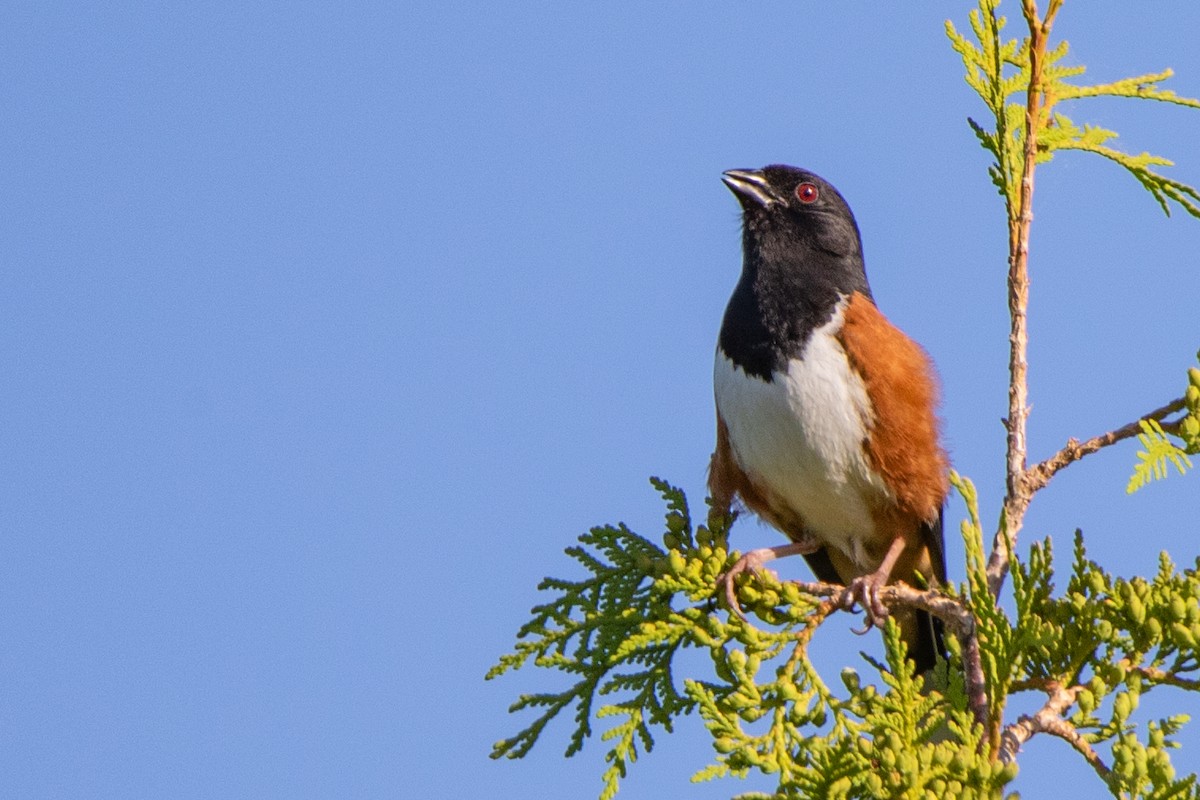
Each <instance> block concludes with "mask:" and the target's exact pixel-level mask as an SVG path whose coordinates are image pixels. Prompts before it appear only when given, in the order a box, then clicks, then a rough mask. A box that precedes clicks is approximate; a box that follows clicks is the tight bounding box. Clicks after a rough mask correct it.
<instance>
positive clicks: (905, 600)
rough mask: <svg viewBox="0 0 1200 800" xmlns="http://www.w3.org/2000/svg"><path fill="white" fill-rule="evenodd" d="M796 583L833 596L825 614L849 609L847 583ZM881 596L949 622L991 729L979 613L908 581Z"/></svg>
mask: <svg viewBox="0 0 1200 800" xmlns="http://www.w3.org/2000/svg"><path fill="white" fill-rule="evenodd" d="M793 583H794V584H795V586H796V587H797V588H799V589H800V591H802V592H804V593H805V594H810V595H813V596H814V597H825V598H829V600H830V601H831V602H829V603H826V604H823V605H822V607H821V611H822V612H823V613H822V616H825V615H828V614H829V613H831V612H832V611H837V610H839V609H844V608H845V606H844V605H843V604H842V602H841V601H842V599H843V598H844V597H845V596H846V592H847V591H849V590H848V589H847V588H846V587H845V586H841V585H839V584H836V583H824V582H820V581H814V582H805V581H794V582H793ZM879 599H880V601H881V602H882V603H883V604H884V605H885V606H888V607H891V606H894V605H896V606H908V607H910V608H919V609H921V610H922V611H928V612H929V613H930V614H932V615H934V616H935V617H937V618H938V619H940V620H942V621H943V622H944V623H946V625H947V626H948V627H949V628H950V631H951V632H952V633H953V634H954V635H955V636H956V637H957V638H958V640H959V641H960V642H962V645H963V667H964V672H965V673H966V692H967V701H968V703H969V704H970V707H971V713H972V714H973V715H974V717H975V721H976V722H977V723H978V724H979V725H980V727H981V728H983V730H985V731H987V730H989V726H988V724H987V721H988V702H987V684H986V682H985V680H984V677H983V662H982V659H981V657H980V651H979V637H977V636H976V635H975V616H974V615H973V614H972V613H971V612H970V610H968V609H967V607H966V606H965V605H964V604H963V602H962V601H961V600H959V599H958V598H955V597H950V596H949V595H945V594H942V593H941V592H939V591H937V590H928V591H922V590H920V589H914V588H913V587H911V586H909V585H908V584H906V583H893V584H889V585H887V586H884V587H883V588H882V589H880V590H879ZM827 606H828V607H827Z"/></svg>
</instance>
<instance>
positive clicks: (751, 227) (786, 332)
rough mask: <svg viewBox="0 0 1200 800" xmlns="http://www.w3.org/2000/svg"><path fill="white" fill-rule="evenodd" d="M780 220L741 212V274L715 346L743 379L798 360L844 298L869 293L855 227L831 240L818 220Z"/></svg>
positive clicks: (772, 213)
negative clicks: (850, 233) (802, 222)
mask: <svg viewBox="0 0 1200 800" xmlns="http://www.w3.org/2000/svg"><path fill="white" fill-rule="evenodd" d="M784 213H786V212H784ZM779 216H780V212H779V211H776V210H775V209H769V208H764V209H756V210H753V211H750V210H748V211H747V212H746V214H745V217H744V220H743V231H742V274H741V277H740V278H739V279H738V282H737V286H736V287H735V288H734V290H733V295H732V296H731V297H730V298H729V305H728V306H727V307H726V309H725V317H724V320H723V321H722V323H721V333H720V337H719V338H718V341H717V344H718V347H719V348H720V350H721V351H722V352H724V354H725V355H726V356H728V357H729V359H730V360H731V361H732V362H733V363H734V364H735V365H737V366H739V367H741V368H742V370H743V371H744V372H745V373H746V374H747V375H753V376H755V377H757V378H760V379H762V380H764V381H767V382H770V381H771V380H772V375H773V373H774V372H776V371H777V370H783V369H785V368H786V364H787V362H788V361H790V360H792V359H795V358H799V357H800V354H801V352H802V351H803V349H804V346H805V344H806V343H807V342H808V339H809V337H810V336H811V335H812V332H813V331H814V330H816V329H817V328H820V327H821V326H822V325H824V324H825V323H827V322H829V320H830V319H832V318H833V313H834V309H835V308H836V307H837V304H838V303H839V302H840V301H841V299H842V298H843V297H846V296H848V295H850V294H851V293H853V292H861V293H862V294H864V295H866V296H867V297H870V296H871V290H870V288H869V287H868V286H867V280H866V273H865V272H864V270H863V259H862V250H861V247H860V246H859V244H858V235H857V234H858V231H857V229H855V230H854V235H853V237H852V238H849V237H846V236H845V235H844V233H845V232H844V231H839V232H838V233H839V234H842V235H838V236H836V237H829V236H828V235H825V234H827V233H828V231H825V230H822V228H823V227H824V226H823V225H822V223H823V222H825V221H824V220H820V219H815V220H813V222H814V223H815V224H814V225H803V226H797V225H796V224H795V223H796V220H795V218H792V219H788V220H786V221H785V220H782V219H779ZM850 224H851V225H853V222H851V223H850ZM851 243H852V246H850V244H851Z"/></svg>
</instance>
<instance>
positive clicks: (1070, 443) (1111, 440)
mask: <svg viewBox="0 0 1200 800" xmlns="http://www.w3.org/2000/svg"><path fill="white" fill-rule="evenodd" d="M1183 408H1184V399H1183V398H1182V397H1180V398H1178V399H1176V400H1172V401H1171V402H1170V403H1167V404H1166V405H1165V406H1162V407H1161V408H1156V409H1154V410H1153V411H1151V412H1150V413H1149V414H1145V415H1144V416H1141V417H1139V418H1138V419H1136V420H1134V421H1133V422H1130V423H1128V424H1126V425H1122V426H1121V427H1119V428H1116V429H1114V430H1111V431H1108V432H1107V433H1102V434H1100V435H1099V436H1093V437H1092V438H1090V439H1088V440H1087V441H1084V442H1080V441H1079V440H1077V439H1073V438H1072V439H1068V440H1067V443H1066V444H1065V445H1063V447H1062V449H1061V450H1059V451H1058V452H1057V453H1055V454H1054V455H1052V456H1050V457H1049V458H1047V459H1046V460H1045V461H1042V462H1040V463H1038V464H1036V465H1034V466H1032V467H1030V468H1029V470H1028V472H1027V475H1026V481H1027V490H1028V491H1029V492H1030V494H1032V493H1034V492H1037V491H1039V490H1041V489H1042V488H1044V487H1045V486H1046V484H1048V483H1049V482H1050V479H1051V478H1053V477H1054V476H1055V475H1056V474H1057V473H1058V471H1059V470H1061V469H1062V468H1063V467H1066V466H1068V465H1069V464H1072V463H1074V462H1076V461H1078V460H1079V459H1081V458H1083V457H1084V456H1088V455H1091V454H1092V453H1095V452H1098V451H1099V450H1102V449H1103V448H1105V447H1108V446H1109V445H1113V444H1116V443H1117V442H1120V441H1124V440H1125V439H1130V438H1132V437H1134V436H1137V435H1138V434H1139V433H1140V432H1141V427H1140V426H1139V423H1140V422H1142V421H1143V420H1150V419H1153V420H1158V421H1161V420H1163V419H1164V418H1165V417H1168V416H1170V415H1171V414H1174V413H1175V412H1176V411H1181V410H1183Z"/></svg>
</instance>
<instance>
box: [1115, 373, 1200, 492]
mask: <svg viewBox="0 0 1200 800" xmlns="http://www.w3.org/2000/svg"><path fill="white" fill-rule="evenodd" d="M1196 358H1197V359H1200V353H1197V354H1196ZM1177 402H1178V401H1177ZM1183 408H1184V410H1185V411H1186V413H1185V414H1184V416H1183V417H1182V418H1180V419H1179V420H1177V421H1175V422H1172V423H1168V424H1167V425H1163V424H1162V423H1160V422H1159V421H1158V420H1156V419H1143V420H1138V427H1140V428H1141V430H1142V432H1141V434H1139V435H1138V440H1139V441H1141V443H1142V447H1144V448H1145V449H1144V450H1141V451H1139V452H1138V454H1137V457H1138V463H1137V464H1136V465H1135V467H1134V470H1133V475H1132V476H1131V477H1130V478H1129V485H1128V486H1126V487H1125V491H1126V492H1128V493H1129V494H1132V493H1134V492H1136V491H1137V490H1138V489H1141V488H1142V487H1143V486H1145V485H1146V484H1147V483H1150V482H1151V481H1154V480H1162V479H1163V478H1165V477H1166V476H1167V474H1168V473H1169V472H1170V470H1169V467H1170V466H1171V465H1174V466H1175V469H1177V470H1179V474H1180V475H1183V474H1184V473H1186V472H1187V471H1188V470H1189V469H1191V466H1192V460H1191V459H1190V458H1188V456H1189V455H1196V454H1197V453H1200V369H1197V368H1196V367H1192V368H1191V369H1189V370H1188V384H1187V388H1186V389H1185V390H1184V393H1183ZM1169 436H1174V437H1176V438H1177V439H1178V440H1179V444H1176V443H1175V442H1173V441H1172V440H1171V439H1170V438H1169Z"/></svg>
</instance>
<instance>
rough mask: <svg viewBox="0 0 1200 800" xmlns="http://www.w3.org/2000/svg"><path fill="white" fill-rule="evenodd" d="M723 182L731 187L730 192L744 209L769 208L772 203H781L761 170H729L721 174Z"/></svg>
mask: <svg viewBox="0 0 1200 800" xmlns="http://www.w3.org/2000/svg"><path fill="white" fill-rule="evenodd" d="M721 180H722V181H724V182H725V185H726V186H728V187H729V191H731V192H733V193H734V194H735V195H737V198H738V200H739V201H740V202H741V204H742V207H743V208H750V206H751V204H753V205H758V206H761V207H763V208H767V207H768V206H770V205H771V204H772V203H778V202H779V198H778V197H777V196H776V195H775V192H774V190H772V189H771V184H769V183H767V179H766V178H765V177H764V176H763V174H762V172H761V171H760V170H757V169H731V170H727V171H725V172H723V173H721Z"/></svg>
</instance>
